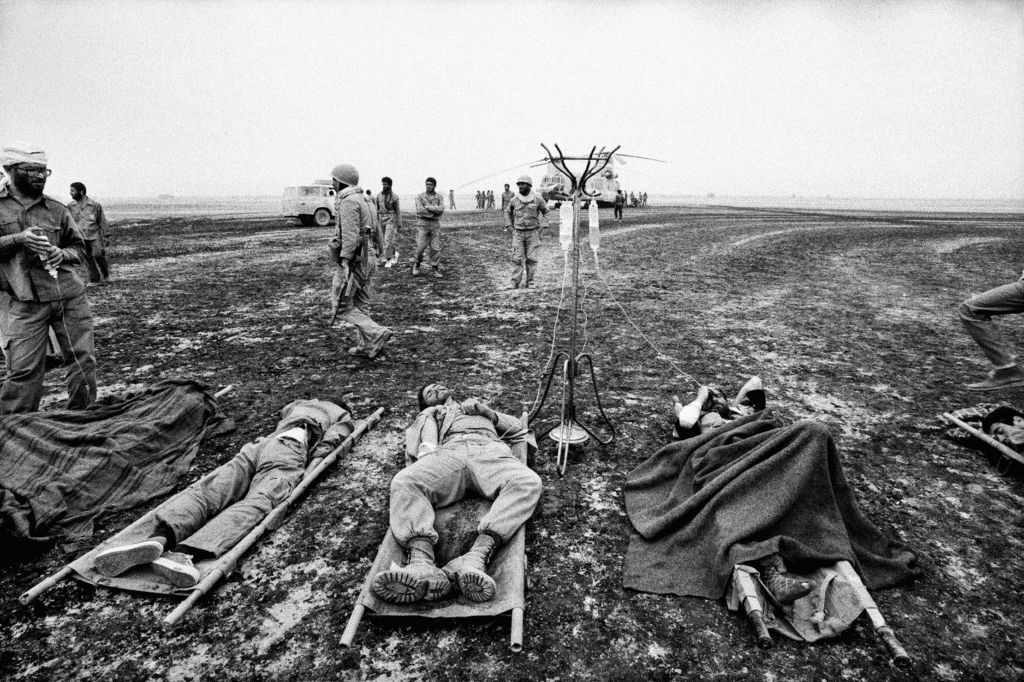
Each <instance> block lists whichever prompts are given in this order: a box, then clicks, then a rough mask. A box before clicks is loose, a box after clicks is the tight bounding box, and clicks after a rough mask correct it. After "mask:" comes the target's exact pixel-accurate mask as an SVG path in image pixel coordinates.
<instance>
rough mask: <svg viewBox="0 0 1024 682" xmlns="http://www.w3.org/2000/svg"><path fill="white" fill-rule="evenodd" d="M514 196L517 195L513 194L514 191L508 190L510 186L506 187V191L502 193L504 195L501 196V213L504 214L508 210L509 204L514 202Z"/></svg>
mask: <svg viewBox="0 0 1024 682" xmlns="http://www.w3.org/2000/svg"><path fill="white" fill-rule="evenodd" d="M514 196H515V194H513V193H512V190H510V189H509V188H508V185H505V191H504V192H502V194H501V212H502V213H504V212H505V209H506V208H508V202H510V201H512V197H514Z"/></svg>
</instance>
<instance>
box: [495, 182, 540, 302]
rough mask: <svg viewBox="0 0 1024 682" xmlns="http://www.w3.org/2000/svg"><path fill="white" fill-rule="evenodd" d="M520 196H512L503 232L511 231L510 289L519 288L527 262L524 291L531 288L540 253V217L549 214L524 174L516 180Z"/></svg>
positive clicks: (505, 213)
mask: <svg viewBox="0 0 1024 682" xmlns="http://www.w3.org/2000/svg"><path fill="white" fill-rule="evenodd" d="M516 186H518V187H519V194H516V195H515V196H513V197H512V200H511V201H509V202H508V206H507V207H506V208H505V211H504V215H505V229H506V230H511V232H512V268H513V269H512V288H513V289H518V288H519V285H520V279H521V278H522V275H523V261H524V260H525V261H526V282H525V283H523V285H522V286H523V288H524V289H526V288H529V287H532V286H533V274H534V271H535V270H536V269H537V252H538V251H539V250H540V218H541V216H542V215H545V214H546V213H547V212H548V203H547V201H545V200H544V197H543V196H542V195H541V194H539V193H537V192H534V191H533V179H532V178H530V176H529V175H523V176H521V177H520V178H519V179H518V180H516Z"/></svg>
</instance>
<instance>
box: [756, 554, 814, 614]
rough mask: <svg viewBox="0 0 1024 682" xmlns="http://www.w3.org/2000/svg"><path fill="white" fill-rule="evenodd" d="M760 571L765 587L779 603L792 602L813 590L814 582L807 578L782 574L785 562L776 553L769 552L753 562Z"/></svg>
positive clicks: (784, 569)
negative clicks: (799, 578)
mask: <svg viewBox="0 0 1024 682" xmlns="http://www.w3.org/2000/svg"><path fill="white" fill-rule="evenodd" d="M755 566H756V567H757V569H758V570H759V571H760V572H761V579H762V580H763V581H764V584H765V587H767V588H768V591H769V592H771V593H772V596H774V597H775V599H776V600H777V601H778V602H779V603H780V604H792V603H793V602H795V601H796V600H797V599H799V598H800V597H805V596H807V595H808V594H810V593H811V592H812V591H814V583H813V582H811V581H809V580H795V579H793V578H788V577H786V576H784V575H783V573H785V572H786V564H785V563H784V562H783V561H782V557H781V556H779V555H778V554H769V555H768V556H766V557H765V558H763V559H759V560H758V561H756V562H755Z"/></svg>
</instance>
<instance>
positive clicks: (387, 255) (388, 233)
mask: <svg viewBox="0 0 1024 682" xmlns="http://www.w3.org/2000/svg"><path fill="white" fill-rule="evenodd" d="M380 184H381V186H382V187H383V189H382V190H381V191H380V193H379V194H377V218H378V220H380V228H381V229H382V230H384V267H386V268H390V267H392V266H393V265H394V264H395V263H397V262H398V249H397V248H396V243H397V242H398V233H399V232H400V231H401V229H402V213H401V211H400V210H399V208H398V195H397V194H394V193H393V192H392V191H391V178H389V177H387V176H385V177H383V178H381V179H380Z"/></svg>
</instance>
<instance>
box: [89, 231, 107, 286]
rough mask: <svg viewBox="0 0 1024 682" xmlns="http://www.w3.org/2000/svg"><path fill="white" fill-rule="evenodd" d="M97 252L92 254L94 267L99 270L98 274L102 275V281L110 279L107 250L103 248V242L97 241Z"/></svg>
mask: <svg viewBox="0 0 1024 682" xmlns="http://www.w3.org/2000/svg"><path fill="white" fill-rule="evenodd" d="M96 243H97V244H98V245H99V250H98V251H96V252H94V254H93V258H95V259H96V266H97V267H98V268H99V271H100V274H101V275H103V279H105V280H109V279H110V267H109V266H108V265H107V248H106V247H105V246H103V242H102V241H99V240H97V242H96Z"/></svg>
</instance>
